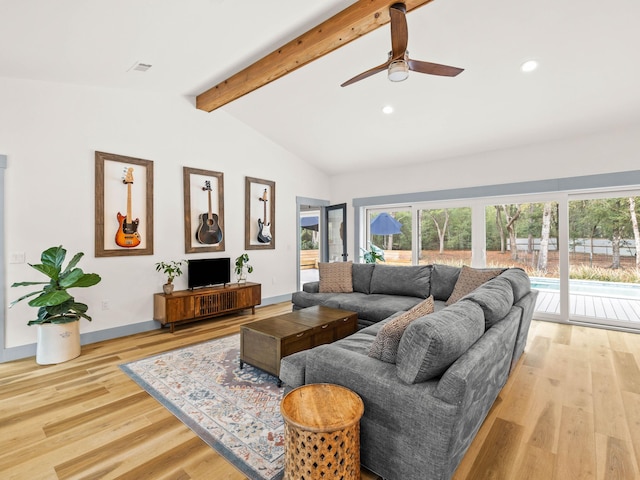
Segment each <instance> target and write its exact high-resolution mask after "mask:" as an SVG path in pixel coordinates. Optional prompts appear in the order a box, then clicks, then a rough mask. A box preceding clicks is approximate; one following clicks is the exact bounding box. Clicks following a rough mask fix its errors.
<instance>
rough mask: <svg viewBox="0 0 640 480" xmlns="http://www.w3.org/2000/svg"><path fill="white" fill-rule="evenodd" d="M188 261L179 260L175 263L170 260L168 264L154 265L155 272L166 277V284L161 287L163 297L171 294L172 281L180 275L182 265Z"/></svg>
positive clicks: (159, 263)
mask: <svg viewBox="0 0 640 480" xmlns="http://www.w3.org/2000/svg"><path fill="white" fill-rule="evenodd" d="M187 261H188V260H180V261H179V262H176V261H174V260H171V261H170V262H158V263H156V272H162V273H164V274H165V275H166V276H167V283H165V284H164V285H162V291H163V292H164V293H165V295H171V293H173V288H174V285H173V279H174V278H176V277H179V276H180V275H182V264H183V263H187Z"/></svg>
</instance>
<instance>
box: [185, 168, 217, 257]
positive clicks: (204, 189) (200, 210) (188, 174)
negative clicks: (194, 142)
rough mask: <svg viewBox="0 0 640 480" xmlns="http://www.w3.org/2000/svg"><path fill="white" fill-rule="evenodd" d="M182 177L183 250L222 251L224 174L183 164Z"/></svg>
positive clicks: (189, 251) (192, 251) (187, 251)
mask: <svg viewBox="0 0 640 480" xmlns="http://www.w3.org/2000/svg"><path fill="white" fill-rule="evenodd" d="M182 177H183V190H184V251H185V253H197V252H224V239H225V235H224V232H225V228H224V174H223V173H222V172H214V171H211V170H202V169H198V168H189V167H183V168H182ZM209 211H211V214H212V215H211V220H210V217H209ZM203 215H204V216H203Z"/></svg>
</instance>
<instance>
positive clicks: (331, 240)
mask: <svg viewBox="0 0 640 480" xmlns="http://www.w3.org/2000/svg"><path fill="white" fill-rule="evenodd" d="M345 213H346V208H344V207H342V206H340V207H337V208H332V207H328V208H327V238H328V242H327V248H328V251H329V261H330V262H343V261H347V258H346V256H345V255H346V253H347V252H346V251H345V239H346V236H345V235H344V225H345V223H344V220H345V218H344V217H345Z"/></svg>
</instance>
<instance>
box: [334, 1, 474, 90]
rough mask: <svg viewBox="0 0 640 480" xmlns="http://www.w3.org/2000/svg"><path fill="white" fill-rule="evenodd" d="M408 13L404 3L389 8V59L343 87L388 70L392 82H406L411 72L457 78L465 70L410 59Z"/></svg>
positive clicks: (357, 76) (345, 83)
mask: <svg viewBox="0 0 640 480" xmlns="http://www.w3.org/2000/svg"><path fill="white" fill-rule="evenodd" d="M406 13H407V7H406V6H405V4H404V3H394V4H393V5H391V6H390V7H389V15H390V17H391V51H390V52H389V59H388V60H387V61H386V62H385V63H383V64H382V65H378V66H377V67H374V68H372V69H370V70H367V71H366V72H362V73H361V74H359V75H356V76H355V77H353V78H351V79H350V80H347V81H346V82H344V83H343V84H342V85H340V86H341V87H346V86H347V85H351V84H353V83H356V82H358V81H360V80H364V79H365V78H367V77H370V76H371V75H375V74H376V73H380V72H382V71H384V70H387V72H388V77H389V80H391V81H392V82H401V81H403V80H406V79H407V77H408V76H409V70H411V71H414V72H419V73H427V74H429V75H441V76H444V77H455V76H456V75H458V74H459V73H461V72H462V71H464V69H463V68H457V67H450V66H447V65H440V64H438V63H430V62H422V61H420V60H412V59H410V58H409V52H408V51H407V44H408V42H409V29H408V28H407V17H406Z"/></svg>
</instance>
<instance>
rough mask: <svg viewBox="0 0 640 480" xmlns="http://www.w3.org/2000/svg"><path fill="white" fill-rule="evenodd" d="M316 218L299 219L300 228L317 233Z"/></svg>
mask: <svg viewBox="0 0 640 480" xmlns="http://www.w3.org/2000/svg"><path fill="white" fill-rule="evenodd" d="M318 221H319V219H318V217H302V218H301V219H300V226H301V227H302V228H306V229H307V230H313V231H315V232H317V231H318Z"/></svg>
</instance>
